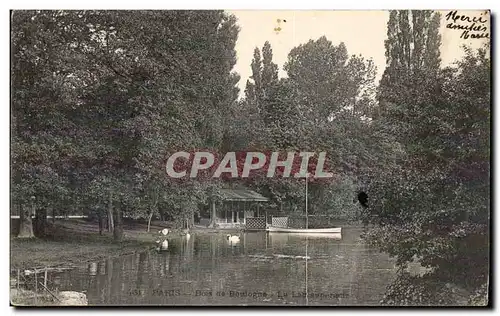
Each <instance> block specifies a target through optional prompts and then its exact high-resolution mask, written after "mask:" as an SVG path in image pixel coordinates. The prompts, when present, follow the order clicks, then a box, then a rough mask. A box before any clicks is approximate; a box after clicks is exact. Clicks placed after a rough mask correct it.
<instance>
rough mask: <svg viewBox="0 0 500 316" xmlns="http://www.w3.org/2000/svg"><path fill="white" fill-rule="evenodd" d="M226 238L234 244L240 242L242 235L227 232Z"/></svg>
mask: <svg viewBox="0 0 500 316" xmlns="http://www.w3.org/2000/svg"><path fill="white" fill-rule="evenodd" d="M226 239H227V241H228V242H229V243H230V244H231V245H233V244H238V243H239V242H240V236H236V235H230V234H227V235H226Z"/></svg>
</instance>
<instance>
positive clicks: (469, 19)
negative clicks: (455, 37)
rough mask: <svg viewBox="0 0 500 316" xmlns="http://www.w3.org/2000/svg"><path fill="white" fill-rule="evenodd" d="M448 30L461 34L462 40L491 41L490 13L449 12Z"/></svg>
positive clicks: (447, 17) (446, 16)
mask: <svg viewBox="0 0 500 316" xmlns="http://www.w3.org/2000/svg"><path fill="white" fill-rule="evenodd" d="M445 18H446V28H447V29H451V30H457V31H458V32H461V34H460V38H461V39H469V38H470V39H489V37H490V33H489V32H490V31H489V29H490V11H489V10H486V11H473V12H471V13H469V12H467V13H461V14H459V13H458V11H456V10H455V11H449V12H448V13H447V14H446V15H445Z"/></svg>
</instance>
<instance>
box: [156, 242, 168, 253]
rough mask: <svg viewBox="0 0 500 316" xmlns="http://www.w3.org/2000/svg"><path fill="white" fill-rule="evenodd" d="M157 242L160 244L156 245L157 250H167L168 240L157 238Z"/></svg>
mask: <svg viewBox="0 0 500 316" xmlns="http://www.w3.org/2000/svg"><path fill="white" fill-rule="evenodd" d="M156 243H157V244H158V247H156V250H158V251H162V250H167V249H168V240H166V239H165V240H164V241H161V240H157V241H156Z"/></svg>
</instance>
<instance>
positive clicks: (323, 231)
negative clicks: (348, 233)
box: [267, 226, 342, 234]
mask: <svg viewBox="0 0 500 316" xmlns="http://www.w3.org/2000/svg"><path fill="white" fill-rule="evenodd" d="M267 231H268V232H276V233H301V234H302V233H304V234H309V233H312V234H340V233H342V227H335V228H307V229H305V228H284V227H272V226H270V227H268V228H267Z"/></svg>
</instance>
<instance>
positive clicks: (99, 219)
mask: <svg viewBox="0 0 500 316" xmlns="http://www.w3.org/2000/svg"><path fill="white" fill-rule="evenodd" d="M97 220H98V221H99V235H102V230H103V229H104V218H103V216H102V213H101V211H100V210H98V211H97Z"/></svg>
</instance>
